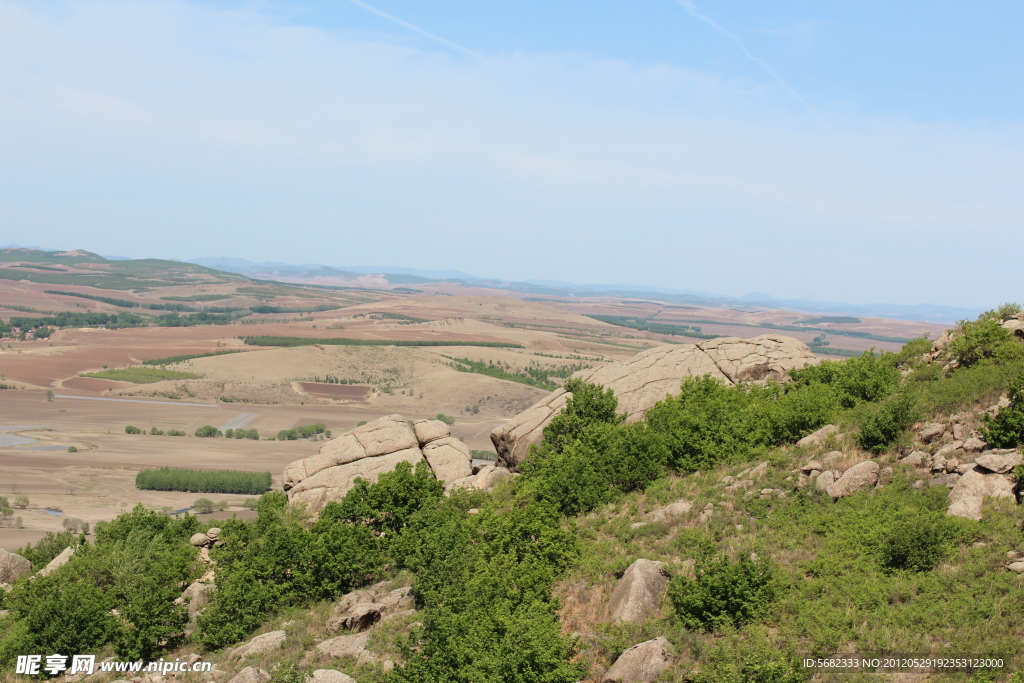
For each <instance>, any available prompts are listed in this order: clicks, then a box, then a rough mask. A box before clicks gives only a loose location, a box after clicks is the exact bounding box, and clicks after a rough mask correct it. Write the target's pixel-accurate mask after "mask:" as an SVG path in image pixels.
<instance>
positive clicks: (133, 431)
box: [124, 425, 142, 434]
mask: <svg viewBox="0 0 1024 683" xmlns="http://www.w3.org/2000/svg"><path fill="white" fill-rule="evenodd" d="M124 433H125V434H142V430H141V429H139V428H138V427H134V426H132V425H128V426H126V427H125V428H124Z"/></svg>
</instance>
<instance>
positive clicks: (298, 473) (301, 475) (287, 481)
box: [283, 459, 306, 491]
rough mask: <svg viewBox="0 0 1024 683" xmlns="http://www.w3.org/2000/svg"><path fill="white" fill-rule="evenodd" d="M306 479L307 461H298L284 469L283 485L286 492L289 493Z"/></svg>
mask: <svg viewBox="0 0 1024 683" xmlns="http://www.w3.org/2000/svg"><path fill="white" fill-rule="evenodd" d="M305 478H306V461H305V459H303V460H296V461H294V462H293V463H291V464H290V465H288V467H286V468H284V477H283V484H284V490H285V491H288V490H290V489H291V488H292V487H293V486H295V485H296V484H298V483H299V482H300V481H302V480H303V479H305Z"/></svg>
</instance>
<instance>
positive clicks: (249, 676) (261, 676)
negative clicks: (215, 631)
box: [132, 666, 270, 683]
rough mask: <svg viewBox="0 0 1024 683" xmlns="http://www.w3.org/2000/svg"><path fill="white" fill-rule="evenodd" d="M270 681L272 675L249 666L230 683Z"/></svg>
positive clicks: (265, 682)
mask: <svg viewBox="0 0 1024 683" xmlns="http://www.w3.org/2000/svg"><path fill="white" fill-rule="evenodd" d="M132 680H134V679H132ZM269 680H270V674H269V673H267V672H266V671H264V670H263V669H254V668H252V667H251V666H247V667H245V668H244V669H242V670H241V671H239V672H238V673H237V674H235V675H234V677H233V678H232V679H231V680H230V681H228V683H267V681H269Z"/></svg>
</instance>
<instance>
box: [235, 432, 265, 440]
mask: <svg viewBox="0 0 1024 683" xmlns="http://www.w3.org/2000/svg"><path fill="white" fill-rule="evenodd" d="M233 436H234V438H236V439H251V440H253V441H259V440H260V433H259V432H257V431H256V430H255V429H236V430H235V433H234V435H233Z"/></svg>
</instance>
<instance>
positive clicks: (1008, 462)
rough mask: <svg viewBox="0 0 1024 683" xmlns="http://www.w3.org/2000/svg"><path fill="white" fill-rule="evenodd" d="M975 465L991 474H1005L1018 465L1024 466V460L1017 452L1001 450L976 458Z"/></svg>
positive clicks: (988, 452)
mask: <svg viewBox="0 0 1024 683" xmlns="http://www.w3.org/2000/svg"><path fill="white" fill-rule="evenodd" d="M974 463H975V464H976V465H978V466H979V467H983V468H985V469H986V470H988V471H989V472H996V473H998V474H1005V473H1006V472H1009V471H1010V470H1012V469H1013V468H1014V467H1016V466H1017V465H1021V464H1024V458H1022V457H1021V455H1020V453H1019V452H1017V451H1015V450H1003V449H1000V450H993V451H986V452H985V453H982V454H981V455H979V456H978V457H977V458H975V460H974Z"/></svg>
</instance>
